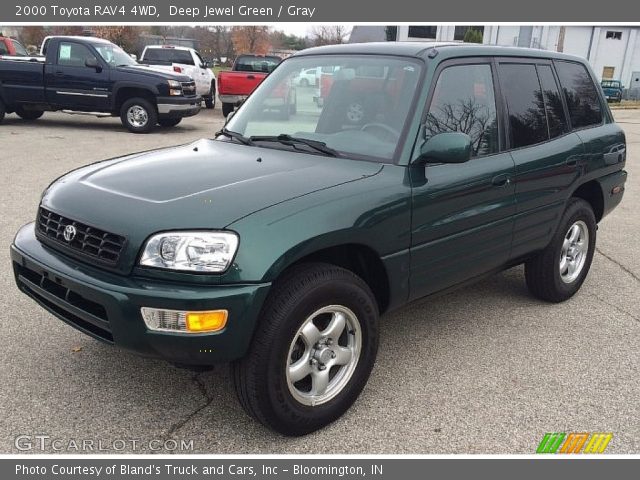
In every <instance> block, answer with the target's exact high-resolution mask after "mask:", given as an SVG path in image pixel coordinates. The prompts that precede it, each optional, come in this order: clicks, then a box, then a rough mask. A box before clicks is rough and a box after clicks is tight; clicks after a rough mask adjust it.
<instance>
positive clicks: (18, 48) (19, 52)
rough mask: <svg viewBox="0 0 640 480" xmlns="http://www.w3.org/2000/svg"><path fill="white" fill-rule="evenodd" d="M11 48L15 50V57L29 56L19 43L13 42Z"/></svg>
mask: <svg viewBox="0 0 640 480" xmlns="http://www.w3.org/2000/svg"><path fill="white" fill-rule="evenodd" d="M13 48H14V49H15V50H16V55H22V56H25V57H26V56H27V55H29V54H28V53H27V50H26V49H25V48H24V47H23V46H22V44H21V43H20V42H17V41H15V40H13Z"/></svg>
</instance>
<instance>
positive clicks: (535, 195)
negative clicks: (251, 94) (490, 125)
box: [11, 42, 626, 365]
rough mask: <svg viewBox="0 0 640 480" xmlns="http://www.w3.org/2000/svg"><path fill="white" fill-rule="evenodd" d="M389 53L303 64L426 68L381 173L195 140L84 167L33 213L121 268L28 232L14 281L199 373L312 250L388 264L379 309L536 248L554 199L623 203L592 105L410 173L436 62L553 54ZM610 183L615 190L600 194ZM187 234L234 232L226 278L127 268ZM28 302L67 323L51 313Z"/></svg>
mask: <svg viewBox="0 0 640 480" xmlns="http://www.w3.org/2000/svg"><path fill="white" fill-rule="evenodd" d="M391 43H392V42H389V44H370V45H360V46H357V45H345V46H340V47H337V46H333V47H325V48H320V49H310V50H308V51H305V52H303V53H301V54H300V55H313V54H317V55H331V54H334V53H335V54H340V55H345V54H349V53H357V54H372V55H373V54H380V55H400V56H412V57H415V58H418V59H420V60H421V61H423V62H424V63H425V64H426V73H425V75H424V78H423V80H422V84H421V85H420V87H419V88H420V92H419V95H418V99H419V100H418V105H417V106H416V108H415V109H414V110H413V112H412V113H411V115H412V116H411V121H410V122H409V124H408V127H407V128H406V130H405V132H404V134H403V136H402V139H401V141H402V142H403V143H402V145H401V148H400V149H399V150H398V151H399V152H400V153H399V155H398V156H397V158H396V159H395V162H394V163H377V162H369V161H361V160H351V159H344V158H328V157H324V156H321V155H313V154H307V153H302V152H294V151H285V150H280V149H274V148H260V147H254V146H245V145H241V144H238V143H234V142H230V141H225V140H201V141H199V142H196V143H194V144H191V145H184V146H180V147H174V148H169V149H163V150H157V151H151V152H146V153H142V154H137V155H131V156H129V157H125V158H119V159H112V160H107V161H104V162H99V163H97V164H94V165H89V166H86V167H82V168H79V169H77V170H75V171H73V172H71V173H69V174H67V175H65V176H63V177H61V178H60V179H58V180H57V181H55V182H54V183H53V184H52V185H51V186H50V187H49V188H48V189H47V191H46V192H45V193H44V195H43V198H42V205H43V206H44V207H45V208H47V209H49V210H51V211H53V212H56V213H58V214H60V215H64V216H66V217H68V218H72V219H74V220H77V221H80V222H84V223H86V224H88V225H91V226H94V227H97V228H101V229H104V230H106V231H109V232H113V233H117V234H121V235H123V236H125V237H126V245H125V248H124V252H123V254H122V257H121V261H120V262H119V263H118V264H117V265H116V266H113V267H111V268H107V267H98V266H95V265H91V264H90V263H89V262H86V261H83V260H82V259H78V258H73V257H71V256H68V255H67V254H65V253H63V252H61V251H58V250H57V249H55V248H52V247H51V245H46V244H43V242H42V241H41V239H39V238H38V237H37V236H36V234H35V229H34V224H28V225H26V226H25V227H23V228H22V229H21V230H20V231H19V232H18V234H17V236H16V238H15V241H14V244H13V245H12V247H11V257H12V261H13V266H14V271H15V275H16V281H17V283H18V285H19V286H20V288H21V289H22V290H23V291H25V293H27V294H30V295H31V296H32V297H34V294H33V292H30V291H29V288H30V287H29V284H28V283H26V282H25V281H23V279H26V278H27V277H28V276H29V275H31V278H41V277H44V278H46V279H47V280H44V281H43V282H44V283H46V284H47V285H51V284H50V283H48V282H53V283H54V284H56V283H57V284H58V285H60V286H61V287H63V288H64V289H69V290H71V291H73V292H76V293H78V294H79V295H81V296H82V297H84V298H86V299H89V300H91V301H93V302H95V303H96V304H99V305H102V306H103V307H104V309H105V310H106V312H107V316H108V319H109V324H110V328H111V331H112V336H113V338H112V341H113V343H115V344H117V345H120V346H122V347H124V348H127V349H130V350H132V351H136V352H138V353H141V354H143V355H148V356H152V357H158V358H164V359H167V360H170V361H173V362H177V363H184V364H192V365H201V364H210V363H215V362H219V361H227V360H234V359H237V358H240V357H242V356H243V355H245V354H246V352H247V349H248V347H249V345H250V341H251V338H252V336H253V334H254V331H255V326H256V324H257V323H258V322H259V321H260V311H261V308H262V306H263V304H264V301H265V299H266V298H267V296H268V294H269V292H270V289H271V285H272V284H273V282H274V281H276V280H277V279H278V277H279V275H280V274H281V273H282V272H283V271H284V270H285V269H286V268H287V267H289V266H290V265H292V264H293V263H295V262H297V261H300V260H301V259H303V258H305V257H307V256H309V255H312V254H314V253H315V252H318V251H320V250H324V249H327V248H331V247H338V246H345V245H351V246H357V247H358V248H363V249H367V250H368V251H369V252H373V253H374V254H375V255H376V256H377V257H379V258H380V260H381V262H382V264H383V265H384V268H385V270H386V275H387V278H388V285H389V292H388V297H389V302H388V307H389V309H392V308H396V307H399V306H401V305H403V304H405V303H407V302H408V301H411V300H414V299H417V298H420V297H423V296H425V295H429V294H432V293H435V292H438V291H441V290H444V289H449V288H452V287H455V286H456V285H459V284H462V283H464V282H466V281H468V280H470V279H472V278H475V277H478V276H481V275H483V274H486V273H489V272H491V271H494V270H497V269H500V268H505V267H507V266H509V265H513V264H514V263H517V262H520V261H522V260H523V259H524V258H526V257H527V256H530V255H531V254H533V253H535V252H537V251H539V250H540V249H542V248H544V247H545V246H546V245H547V244H548V243H549V241H550V239H551V237H552V235H553V233H554V231H555V229H556V227H557V223H558V221H559V218H560V216H561V214H562V212H563V210H564V208H565V205H566V202H567V201H568V200H569V198H570V197H571V196H572V194H573V193H574V192H575V191H576V190H577V189H578V188H579V187H580V186H581V185H584V184H586V183H587V182H591V181H594V182H595V185H597V186H598V188H599V189H600V192H601V194H602V203H603V208H602V210H603V211H602V214H603V215H605V214H606V213H608V212H609V211H611V209H613V208H614V207H615V206H616V205H617V204H618V203H619V202H620V199H621V197H622V191H623V190H624V188H623V187H624V182H625V179H626V173H625V172H624V170H623V168H624V164H625V152H624V148H623V147H624V144H625V139H624V134H623V133H622V130H621V129H620V128H619V127H618V126H617V125H615V123H613V120H612V118H611V115H610V112H609V110H608V108H607V107H606V102H605V101H604V99H602V103H603V109H604V113H605V115H604V117H605V118H604V122H603V124H602V125H600V126H596V127H592V128H588V129H584V130H578V131H574V132H570V133H566V134H565V135H562V136H560V137H558V138H556V139H554V140H551V141H548V142H545V143H543V144H539V145H533V146H529V147H526V148H521V149H512V150H509V149H507V148H505V147H504V146H503V148H502V149H501V151H500V152H499V153H496V154H494V155H490V156H486V157H482V158H477V159H472V160H470V161H467V162H465V163H460V164H451V163H449V164H448V163H441V164H428V165H424V164H418V163H412V160H414V159H416V158H417V157H418V156H419V152H420V148H421V144H420V143H421V142H420V141H419V134H420V130H421V122H422V118H423V114H424V110H425V105H426V103H427V100H428V98H429V94H430V91H431V88H432V84H433V82H434V80H435V75H436V72H437V71H438V67H439V66H440V65H441V64H444V62H448V61H453V60H459V59H461V58H467V57H474V58H476V57H483V56H491V57H498V56H499V57H505V56H506V57H508V56H513V57H523V56H527V57H532V58H542V59H556V58H562V59H567V58H568V57H567V56H566V55H560V54H555V53H551V52H546V51H530V50H526V51H524V52H523V50H522V49H515V48H500V47H485V46H467V45H463V46H443V47H437V49H436V50H435V51H437V55H435V56H433V55H432V53H433V47H432V46H429V45H425V44H391ZM574 60H575V61H580V62H581V63H583V64H584V62H583V61H582V60H579V59H574ZM285 62H286V61H285ZM498 101H500V99H498ZM500 121H501V122H502V121H503V119H501V120H500ZM445 147H446V145H445V146H442V145H441V146H439V147H438V148H439V151H446V148H445ZM456 148H458V147H456ZM258 159H260V161H258ZM501 179H509V181H507V182H499V181H500V180H501ZM616 187H620V188H619V189H618V190H620V191H619V192H618V193H612V192H614V189H616ZM184 229H187V230H193V229H228V230H232V231H234V232H236V233H237V234H238V235H239V237H240V245H239V247H238V251H237V254H236V256H235V258H234V260H233V262H232V265H231V266H230V268H229V269H228V270H227V271H226V272H225V273H222V274H217V275H208V274H205V275H203V274H188V273H177V272H169V271H163V270H158V269H149V268H141V267H137V266H136V264H137V262H138V258H139V256H140V249H141V248H142V246H143V244H144V242H145V241H146V239H147V238H149V236H151V235H152V234H154V233H157V232H161V231H168V230H169V231H170V230H184ZM27 271H30V272H35V276H34V274H33V273H28V272H27ZM25 272H27V273H25ZM25 275H27V277H25ZM38 276H40V277H38ZM52 288H53V287H52ZM36 297H37V295H36ZM36 299H37V298H36ZM40 303H41V304H42V305H43V306H44V307H45V308H48V309H49V311H51V312H52V313H54V314H56V315H58V316H59V317H64V315H62V314H60V312H59V311H57V310H56V309H57V308H58V307H56V306H52V304H47V302H46V301H40ZM142 306H150V307H158V308H169V309H175V310H208V309H219V308H225V309H227V310H229V321H228V324H227V326H226V328H225V329H224V330H223V331H221V332H218V333H215V334H199V335H189V334H171V333H151V332H149V331H148V330H147V329H146V328H145V326H144V322H143V321H142V318H141V315H140V307H142ZM63 319H64V318H63ZM65 321H66V320H65ZM68 323H73V322H68ZM75 326H76V327H77V328H81V326H80V327H79V326H78V325H77V324H76V325H75ZM81 329H82V328H81ZM83 331H85V332H86V333H89V334H92V332H91V331H88V330H87V329H84V330H83ZM103 339H104V338H103ZM205 350H206V352H203V351H205Z"/></svg>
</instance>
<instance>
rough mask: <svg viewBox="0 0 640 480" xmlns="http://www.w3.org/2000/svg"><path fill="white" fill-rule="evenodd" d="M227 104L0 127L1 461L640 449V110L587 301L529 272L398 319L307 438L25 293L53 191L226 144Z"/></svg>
mask: <svg viewBox="0 0 640 480" xmlns="http://www.w3.org/2000/svg"><path fill="white" fill-rule="evenodd" d="M217 108H218V109H216V110H215V111H213V112H211V111H204V112H203V113H201V114H200V115H198V116H196V117H192V118H189V119H186V120H184V121H183V122H182V123H181V124H180V125H179V126H178V127H175V128H170V129H162V130H158V131H156V132H155V133H153V134H149V135H133V134H130V133H127V132H126V131H125V130H124V129H123V128H122V126H121V125H120V121H119V120H118V119H112V118H108V119H97V118H93V117H80V116H69V115H66V114H62V113H47V114H45V115H44V117H42V118H41V119H40V120H37V121H35V122H32V123H27V122H24V121H22V120H20V119H19V118H17V117H16V116H15V115H8V116H7V117H6V118H5V121H4V122H3V123H2V125H0V191H1V192H2V202H1V204H0V209H1V210H0V212H1V213H0V245H1V246H2V252H3V253H2V256H1V257H0V260H1V261H0V272H1V273H2V275H0V292H1V293H0V306H1V307H2V311H4V312H5V313H4V315H3V320H2V321H0V364H1V367H0V386H1V387H0V452H2V453H17V452H20V451H24V452H26V453H43V451H42V450H41V449H40V447H42V446H43V444H44V447H45V450H44V453H53V452H55V451H60V452H61V453H77V452H78V451H85V452H86V453H110V452H116V451H118V452H131V451H136V452H140V453H150V452H151V451H160V452H162V453H189V452H197V453H320V454H329V453H340V454H350V453H370V454H374V453H376V454H377V453H386V454H395V453H418V454H422V453H533V452H534V451H535V449H536V447H537V445H538V443H539V442H540V440H541V439H542V437H543V435H544V434H545V433H546V432H567V433H568V432H612V433H613V435H614V436H613V440H612V441H611V443H610V445H609V447H608V449H607V453H639V452H640V422H639V421H638V419H639V418H640V401H639V399H640V335H639V334H640V241H638V239H640V215H639V214H638V211H639V208H638V205H640V193H639V190H640V174H636V172H638V171H640V110H624V111H618V112H616V113H615V116H616V118H617V119H618V120H619V121H620V122H621V125H622V127H623V128H624V129H625V131H626V133H627V142H628V161H627V170H628V171H629V180H628V183H627V189H626V193H625V198H624V201H623V203H622V204H621V205H620V206H619V207H618V208H617V209H616V210H615V211H614V212H613V213H612V214H611V215H610V216H608V217H607V218H605V219H604V221H603V222H602V223H601V224H600V229H599V231H598V240H597V253H596V255H595V257H594V260H593V265H592V267H591V272H590V274H589V276H588V278H587V280H586V282H585V284H584V286H583V288H582V290H581V291H580V292H579V293H578V294H577V295H576V296H575V297H574V298H572V299H571V300H569V301H567V302H565V303H563V304H560V305H551V304H546V303H543V302H541V301H538V300H536V299H535V298H533V297H532V296H531V295H529V293H528V292H527V290H526V287H525V283H524V275H523V270H522V268H521V267H517V268H513V269H511V270H508V271H505V272H503V273H501V274H498V275H496V276H494V277H491V278H489V279H487V280H484V281H482V282H480V283H477V284H475V285H473V286H470V287H467V288H465V289H462V290H458V291H456V292H454V293H451V294H449V295H446V296H441V297H437V298H431V299H428V300H426V301H423V302H421V303H420V304H413V305H410V306H407V307H405V308H403V309H401V310H399V311H396V312H394V313H391V314H388V315H386V316H384V317H383V318H382V321H381V323H382V329H381V342H380V350H379V354H378V359H377V363H376V366H375V368H374V371H373V374H372V376H371V379H370V381H369V383H368V384H367V387H366V388H365V390H364V392H363V394H362V395H361V397H360V398H359V400H358V401H357V402H356V404H355V405H354V406H353V407H352V408H351V409H350V410H349V411H348V412H347V413H346V415H344V416H343V417H342V418H341V419H340V420H338V421H337V422H335V423H334V424H332V425H330V426H329V427H327V428H325V429H323V430H321V431H319V432H316V433H314V434H312V435H309V436H307V437H304V438H294V439H292V438H285V437H282V436H280V435H278V434H275V433H273V432H271V431H269V430H267V429H265V428H264V427H262V426H261V425H259V424H258V423H256V422H254V421H253V420H252V419H250V418H249V417H247V416H246V415H245V413H244V412H243V410H242V409H241V407H240V406H239V404H238V402H237V401H236V399H235V394H234V392H233V388H232V385H231V382H230V378H229V375H228V371H227V368H226V366H224V365H221V366H218V367H216V368H215V369H214V370H212V371H210V372H206V373H200V374H194V373H192V372H189V371H185V370H180V369H177V368H174V367H173V366H171V365H169V364H167V363H164V362H162V361H156V360H148V359H143V358H139V357H136V356H134V355H132V354H129V353H127V352H123V351H120V350H118V349H116V348H113V347H109V346H107V345H103V344H101V343H99V342H97V341H95V340H93V339H91V338H90V337H87V336H85V335H83V334H81V333H79V332H77V331H76V330H74V329H73V328H71V327H69V326H67V325H65V324H64V323H62V322H61V321H59V320H57V319H56V318H54V317H53V316H52V315H50V314H48V313H47V312H46V311H44V310H43V309H42V308H40V307H39V306H37V305H36V304H35V303H34V302H33V301H31V300H30V299H28V298H27V297H26V296H24V295H23V294H21V293H19V292H18V289H17V288H16V287H15V285H14V282H13V274H12V271H11V268H10V267H11V264H10V260H9V245H10V243H11V241H12V239H13V235H14V234H15V232H16V231H17V230H18V228H19V227H20V226H21V225H23V224H24V223H27V222H29V221H31V220H32V219H34V218H35V215H36V209H37V206H38V201H39V198H40V193H41V192H42V190H43V189H44V188H45V187H46V186H47V185H48V184H49V183H50V182H51V180H53V179H54V178H56V177H57V176H59V175H61V174H63V173H65V172H66V171H68V170H70V169H73V168H76V167H78V166H81V165H84V164H87V163H91V162H94V161H97V160H101V159H105V158H110V157H114V156H118V155H124V154H129V153H132V152H135V151H141V150H148V149H152V148H157V147H161V146H169V145H176V144H181V143H187V142H190V141H192V140H196V139H199V138H202V137H211V136H212V135H213V133H214V132H215V131H216V130H218V129H219V128H220V127H221V126H222V124H223V119H222V116H221V114H220V110H219V106H218V107H217ZM38 435H43V436H45V437H48V438H40V439H39V438H37V437H36V436H38ZM87 441H93V442H94V443H92V444H91V443H87ZM83 442H84V444H83ZM89 445H93V446H94V449H93V450H91V448H89V447H88V446H89ZM98 446H99V447H100V449H101V450H99V451H98V450H97V448H98ZM181 448H184V450H181Z"/></svg>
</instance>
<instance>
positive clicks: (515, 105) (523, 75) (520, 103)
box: [500, 64, 549, 148]
mask: <svg viewBox="0 0 640 480" xmlns="http://www.w3.org/2000/svg"><path fill="white" fill-rule="evenodd" d="M500 80H501V83H502V85H503V88H504V93H505V98H506V100H507V108H508V110H509V130H510V132H511V147H513V148H519V147H526V146H527V145H533V144H535V143H540V142H544V141H545V140H547V139H548V138H549V131H548V129H547V116H546V112H545V108H544V99H543V96H542V89H541V88H540V82H539V81H538V75H537V74H536V67H535V65H533V64H506V65H505V64H502V65H500Z"/></svg>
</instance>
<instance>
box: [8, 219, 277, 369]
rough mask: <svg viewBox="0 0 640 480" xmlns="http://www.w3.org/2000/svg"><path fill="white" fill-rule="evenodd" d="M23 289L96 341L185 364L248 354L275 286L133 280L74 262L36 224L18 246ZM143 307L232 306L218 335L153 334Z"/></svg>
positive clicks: (15, 256)
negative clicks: (38, 233)
mask: <svg viewBox="0 0 640 480" xmlns="http://www.w3.org/2000/svg"><path fill="white" fill-rule="evenodd" d="M11 260H12V264H13V271H14V276H15V281H16V284H17V285H18V288H19V289H20V290H21V291H22V292H23V293H25V294H26V295H28V296H29V297H31V298H32V299H33V300H35V301H36V302H37V303H38V304H40V305H41V306H42V307H44V308H45V309H46V310H48V311H49V312H50V313H52V314H53V315H55V316H56V317H58V318H59V319H61V320H62V321H64V322H66V323H67V324H69V325H71V326H73V327H75V328H77V329H78V330H80V331H82V332H83V333H86V334H87V335H90V336H92V337H94V338H97V339H99V340H102V341H104V342H107V343H111V344H115V345H117V346H119V347H122V348H124V349H127V350H130V351H133V352H135V353H138V354H140V355H143V356H146V357H153V358H161V359H164V360H167V361H170V362H173V363H179V364H184V365H194V366H196V365H211V364H214V363H218V362H226V361H231V360H236V359H238V358H241V357H242V356H244V354H245V353H246V351H247V349H248V347H249V343H250V341H251V338H252V335H253V331H254V327H255V325H256V322H257V320H258V316H259V312H260V309H261V307H262V304H263V302H264V300H265V298H266V296H267V293H268V291H269V287H270V284H267V283H262V284H246V285H215V286H211V285H193V284H185V283H180V282H176V283H167V282H166V281H154V280H151V279H146V278H141V277H125V276H120V275H116V274H112V273H109V272H105V271H103V270H100V269H97V268H94V267H92V266H89V265H85V264H83V263H80V262H77V261H75V260H72V259H71V258H69V257H66V256H64V255H62V254H60V253H58V252H56V251H53V250H51V249H50V248H48V247H46V246H44V245H43V244H41V243H40V242H39V241H38V240H37V239H36V236H35V229H34V224H33V223H30V224H28V225H25V226H24V227H22V228H21V229H20V231H19V232H18V234H17V235H16V238H15V240H14V244H13V245H11ZM141 307H153V308H162V309H169V310H217V309H226V310H227V311H228V312H229V318H228V321H227V325H226V326H225V328H224V329H223V330H221V331H219V332H215V333H195V334H194V333H180V332H176V333H173V332H166V331H162V332H158V331H152V330H148V329H147V327H146V325H145V323H144V320H143V319H142V316H141V314H140V308H141Z"/></svg>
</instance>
